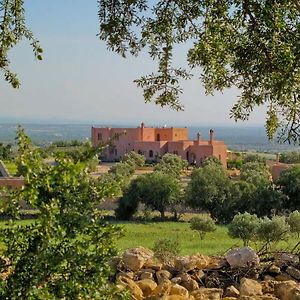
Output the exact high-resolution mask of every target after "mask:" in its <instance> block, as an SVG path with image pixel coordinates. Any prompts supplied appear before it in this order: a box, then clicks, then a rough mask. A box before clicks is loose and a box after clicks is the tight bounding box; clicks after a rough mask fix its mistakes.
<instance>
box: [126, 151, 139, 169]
mask: <svg viewBox="0 0 300 300" xmlns="http://www.w3.org/2000/svg"><path fill="white" fill-rule="evenodd" d="M122 162H124V163H128V164H130V165H133V166H134V167H135V168H136V167H143V166H144V165H145V156H144V155H142V154H138V153H136V152H134V151H131V152H129V153H126V154H125V155H124V156H123V159H122Z"/></svg>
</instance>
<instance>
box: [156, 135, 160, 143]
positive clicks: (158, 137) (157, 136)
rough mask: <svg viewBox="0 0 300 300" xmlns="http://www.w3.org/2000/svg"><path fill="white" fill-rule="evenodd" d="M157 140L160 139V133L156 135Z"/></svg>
mask: <svg viewBox="0 0 300 300" xmlns="http://www.w3.org/2000/svg"><path fill="white" fill-rule="evenodd" d="M156 140H157V141H160V134H159V133H158V134H157V135H156Z"/></svg>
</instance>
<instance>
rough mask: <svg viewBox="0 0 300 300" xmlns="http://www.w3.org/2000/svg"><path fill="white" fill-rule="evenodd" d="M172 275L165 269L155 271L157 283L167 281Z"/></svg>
mask: <svg viewBox="0 0 300 300" xmlns="http://www.w3.org/2000/svg"><path fill="white" fill-rule="evenodd" d="M171 277H172V275H171V273H170V272H169V271H167V270H161V271H157V272H156V278H157V282H158V284H161V283H163V282H164V281H168V280H169V279H170V278H171Z"/></svg>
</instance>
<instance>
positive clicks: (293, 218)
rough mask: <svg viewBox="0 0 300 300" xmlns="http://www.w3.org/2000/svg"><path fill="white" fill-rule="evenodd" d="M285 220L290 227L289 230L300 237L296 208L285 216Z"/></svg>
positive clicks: (298, 217) (299, 223) (299, 224)
mask: <svg viewBox="0 0 300 300" xmlns="http://www.w3.org/2000/svg"><path fill="white" fill-rule="evenodd" d="M287 222H288V224H289V225H290V227H291V232H292V233H294V234H297V236H298V237H300V212H299V211H298V210H295V211H293V212H292V213H290V215H289V216H288V218H287Z"/></svg>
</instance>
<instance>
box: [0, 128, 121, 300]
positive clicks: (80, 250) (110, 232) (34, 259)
mask: <svg viewBox="0 0 300 300" xmlns="http://www.w3.org/2000/svg"><path fill="white" fill-rule="evenodd" d="M18 143H19V158H18V162H19V165H20V169H21V170H22V171H23V174H24V178H25V181H26V185H25V186H24V188H23V189H21V190H15V191H11V194H9V201H8V202H7V204H8V206H7V207H5V208H4V213H6V214H8V215H9V216H10V217H11V220H10V222H9V224H8V226H7V227H6V228H2V229H1V230H0V242H1V245H3V246H4V247H3V248H4V250H3V254H4V256H6V257H8V259H9V261H10V264H11V267H12V270H13V272H11V273H8V274H7V278H6V280H5V281H1V282H0V298H1V299H37V300H39V299H110V300H112V299H120V297H121V296H120V297H119V296H117V295H115V292H114V291H113V289H112V288H113V286H109V285H108V277H109V275H110V274H111V268H110V260H111V258H112V256H113V255H115V254H116V252H117V251H116V248H115V239H116V238H118V237H120V232H119V229H118V228H117V227H116V226H113V225H110V224H107V223H106V222H104V220H103V218H102V217H101V216H100V215H99V210H98V207H99V203H100V202H101V200H102V199H103V198H105V197H109V196H111V194H112V193H113V191H114V188H113V186H111V185H110V183H109V182H107V183H106V184H98V182H97V181H94V180H93V179H92V178H91V177H90V176H89V174H88V173H87V171H86V170H87V169H86V165H85V163H84V162H76V163H75V162H74V161H73V160H72V159H71V158H68V157H66V156H63V155H62V154H59V155H57V156H56V164H55V165H48V164H46V163H45V162H44V160H43V158H42V157H41V155H40V153H39V151H36V150H34V149H33V148H32V146H31V145H30V141H29V138H28V137H27V136H26V135H25V134H24V132H23V130H21V129H19V132H18ZM20 200H23V201H25V202H26V203H27V204H28V205H30V206H31V207H32V208H33V209H36V210H39V211H40V213H39V214H38V215H37V218H36V219H35V222H34V223H32V224H30V225H24V226H20V225H18V223H17V222H16V221H17V220H18V219H19V218H20V207H19V202H20ZM118 297H119V298H118Z"/></svg>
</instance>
